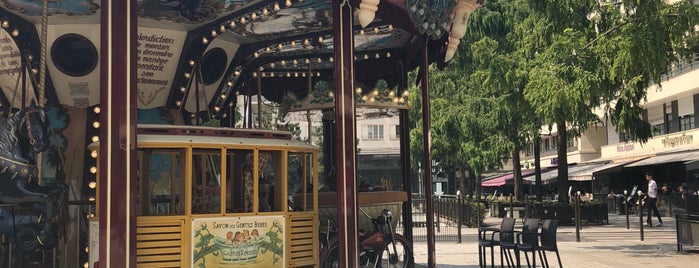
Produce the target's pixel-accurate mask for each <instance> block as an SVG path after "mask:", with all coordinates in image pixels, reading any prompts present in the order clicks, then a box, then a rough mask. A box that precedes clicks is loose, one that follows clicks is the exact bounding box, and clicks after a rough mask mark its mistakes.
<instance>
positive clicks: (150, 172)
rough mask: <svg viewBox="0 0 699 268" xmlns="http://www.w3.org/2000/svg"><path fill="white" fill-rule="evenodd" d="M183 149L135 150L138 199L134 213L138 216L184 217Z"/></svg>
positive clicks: (184, 153)
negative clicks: (182, 197)
mask: <svg viewBox="0 0 699 268" xmlns="http://www.w3.org/2000/svg"><path fill="white" fill-rule="evenodd" d="M185 155H186V152H185V150H184V149H149V148H145V149H139V150H138V181H139V184H138V196H139V198H138V199H137V200H136V202H137V205H136V213H137V214H138V215H139V216H154V215H183V214H184V202H181V200H180V194H181V193H184V182H183V180H182V176H183V175H184V167H185V166H186V165H185V163H184V161H185Z"/></svg>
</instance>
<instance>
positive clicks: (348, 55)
mask: <svg viewBox="0 0 699 268" xmlns="http://www.w3.org/2000/svg"><path fill="white" fill-rule="evenodd" d="M353 13H354V12H353V8H352V6H351V5H350V2H349V1H348V0H333V40H334V57H335V76H334V77H335V139H334V144H335V146H334V147H335V159H336V162H335V163H336V164H337V172H336V175H337V189H336V191H337V225H338V226H337V227H338V240H339V242H340V246H339V251H340V252H339V253H340V254H339V255H340V267H358V266H359V256H358V253H357V248H358V245H359V242H358V241H357V220H358V219H357V214H358V209H357V169H356V163H355V162H356V159H357V156H356V147H357V146H356V136H357V131H356V128H357V126H356V121H355V114H356V111H355V106H354V105H355V101H354V32H353V29H352V28H353V27H352V26H353V19H354V17H353Z"/></svg>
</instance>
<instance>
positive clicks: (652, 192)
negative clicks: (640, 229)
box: [646, 171, 663, 227]
mask: <svg viewBox="0 0 699 268" xmlns="http://www.w3.org/2000/svg"><path fill="white" fill-rule="evenodd" d="M646 180H647V181H648V194H647V195H646V198H647V199H648V200H646V207H647V208H648V218H647V219H646V224H647V225H648V226H650V227H653V221H651V216H652V214H651V212H655V216H657V217H658V225H657V226H662V225H663V219H661V218H660V212H658V206H657V202H658V184H657V183H656V182H655V180H654V179H653V173H652V172H650V171H649V172H646Z"/></svg>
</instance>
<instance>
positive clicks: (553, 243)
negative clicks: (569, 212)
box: [539, 219, 563, 268]
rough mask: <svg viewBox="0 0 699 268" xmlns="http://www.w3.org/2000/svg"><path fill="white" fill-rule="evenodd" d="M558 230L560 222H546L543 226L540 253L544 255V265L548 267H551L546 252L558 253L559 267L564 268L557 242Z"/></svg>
mask: <svg viewBox="0 0 699 268" xmlns="http://www.w3.org/2000/svg"><path fill="white" fill-rule="evenodd" d="M557 230H558V220H549V219H547V220H544V222H543V223H542V225H541V244H540V246H539V252H540V253H541V254H543V257H544V263H545V264H546V267H550V266H549V262H548V260H547V259H546V251H553V252H556V258H557V259H558V267H561V268H563V264H562V263H561V255H560V254H559V253H558V243H557V240H556V233H557Z"/></svg>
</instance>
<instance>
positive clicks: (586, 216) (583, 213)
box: [580, 203, 609, 224]
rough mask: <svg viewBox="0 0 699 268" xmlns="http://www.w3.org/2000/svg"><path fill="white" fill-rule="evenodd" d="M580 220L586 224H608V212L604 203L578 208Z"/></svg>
mask: <svg viewBox="0 0 699 268" xmlns="http://www.w3.org/2000/svg"><path fill="white" fill-rule="evenodd" d="M580 219H581V220H583V221H587V222H599V223H604V224H609V211H608V210H607V205H606V204H604V203H592V204H585V205H581V206H580Z"/></svg>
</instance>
